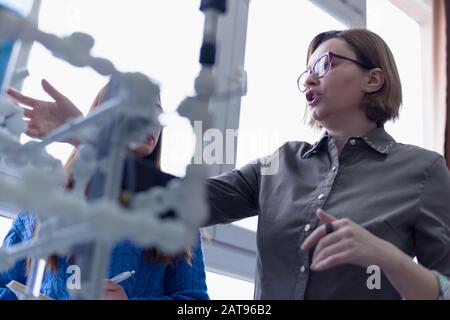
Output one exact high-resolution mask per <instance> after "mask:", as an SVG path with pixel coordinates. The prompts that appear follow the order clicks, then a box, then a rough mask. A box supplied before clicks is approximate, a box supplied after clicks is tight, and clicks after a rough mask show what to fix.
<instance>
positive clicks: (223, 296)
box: [206, 271, 254, 300]
mask: <svg viewBox="0 0 450 320" xmlns="http://www.w3.org/2000/svg"><path fill="white" fill-rule="evenodd" d="M206 284H207V286H208V294H209V297H210V298H211V300H253V291H254V286H253V283H252V282H248V281H243V280H239V279H236V278H232V277H227V276H224V275H221V274H218V273H214V272H209V271H207V272H206Z"/></svg>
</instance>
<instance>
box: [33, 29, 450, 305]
mask: <svg viewBox="0 0 450 320" xmlns="http://www.w3.org/2000/svg"><path fill="white" fill-rule="evenodd" d="M297 83H298V86H299V90H300V92H301V93H302V94H304V95H305V98H306V101H307V104H308V107H307V113H308V117H309V124H310V125H311V127H313V128H321V129H323V131H324V133H323V135H322V137H321V138H320V139H319V140H318V141H317V142H316V143H314V144H313V145H311V144H309V143H307V142H288V143H286V144H285V145H284V146H282V147H281V148H280V149H278V150H277V151H276V152H275V153H274V154H272V155H270V156H268V157H264V158H261V159H259V160H258V161H256V162H253V163H251V164H248V165H246V166H244V167H242V168H241V169H239V170H234V171H232V172H230V173H226V174H223V175H221V176H218V177H214V178H210V179H208V187H209V202H210V207H211V218H210V221H209V223H208V224H209V225H212V224H218V223H231V222H234V221H237V220H240V219H244V218H248V217H251V216H258V217H259V222H258V230H257V246H258V255H257V272H256V279H255V280H256V281H255V282H256V283H255V298H257V299H402V298H403V299H438V298H439V299H444V298H450V282H449V280H448V278H447V277H448V276H450V201H448V199H449V198H450V175H449V172H448V169H447V167H446V164H445V160H444V158H443V157H442V156H441V155H439V154H437V153H434V152H431V151H427V150H424V149H421V148H419V147H415V146H411V145H405V144H401V143H398V142H397V141H395V140H394V139H393V138H392V137H391V136H390V135H389V134H388V133H387V132H386V131H385V130H384V124H385V123H386V122H387V121H389V120H395V119H396V118H398V116H399V109H400V105H401V103H402V88H401V83H400V78H399V75H398V71H397V67H396V63H395V60H394V57H393V55H392V53H391V51H390V49H389V47H388V46H387V45H386V43H385V42H384V41H383V40H382V39H381V38H380V37H379V36H378V35H376V34H374V33H373V32H370V31H368V30H365V29H351V30H345V31H329V32H324V33H321V34H319V35H318V36H316V37H315V38H314V39H313V40H312V42H311V44H310V46H309V49H308V59H307V69H306V71H305V72H303V73H302V74H301V75H300V77H299V78H298V81H297ZM31 121H33V119H31ZM414 257H417V260H418V264H417V263H415V262H414V261H413V258H414Z"/></svg>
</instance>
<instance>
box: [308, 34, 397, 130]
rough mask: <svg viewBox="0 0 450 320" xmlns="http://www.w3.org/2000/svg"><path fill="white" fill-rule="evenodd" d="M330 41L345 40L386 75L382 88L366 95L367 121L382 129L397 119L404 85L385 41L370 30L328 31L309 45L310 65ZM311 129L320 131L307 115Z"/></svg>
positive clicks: (361, 59)
mask: <svg viewBox="0 0 450 320" xmlns="http://www.w3.org/2000/svg"><path fill="white" fill-rule="evenodd" d="M330 39H342V40H344V41H345V42H346V43H347V44H348V45H349V47H350V48H351V50H352V51H353V52H354V53H355V54H356V57H357V60H358V61H359V62H361V63H362V64H364V65H367V66H369V67H372V68H380V69H381V70H383V71H384V73H385V80H384V84H383V86H382V87H381V88H380V89H379V90H378V91H376V92H373V93H366V94H365V96H364V98H363V107H364V109H365V111H366V115H367V118H368V119H369V120H371V121H374V122H376V123H377V125H378V126H379V127H381V126H383V125H384V124H385V123H386V122H387V121H389V120H396V119H398V115H399V110H400V107H401V105H402V99H403V98H402V84H401V81H400V76H399V74H398V70H397V65H396V63H395V59H394V56H393V54H392V52H391V50H390V49H389V47H388V45H387V44H386V42H384V40H383V39H382V38H381V37H380V36H378V35H377V34H375V33H374V32H372V31H369V30H367V29H348V30H343V31H334V30H333V31H327V32H323V33H321V34H319V35H317V36H316V37H315V38H314V39H313V40H312V41H311V44H310V45H309V48H308V54H307V63H308V61H309V59H310V57H311V55H312V54H313V53H314V51H316V49H317V48H318V47H319V46H320V45H321V44H322V43H324V42H325V41H327V40H330ZM306 119H308V120H307V122H308V124H309V125H310V126H311V127H315V128H317V127H320V126H319V124H318V123H317V122H316V121H315V120H314V119H312V117H311V115H309V114H308V111H307V115H306Z"/></svg>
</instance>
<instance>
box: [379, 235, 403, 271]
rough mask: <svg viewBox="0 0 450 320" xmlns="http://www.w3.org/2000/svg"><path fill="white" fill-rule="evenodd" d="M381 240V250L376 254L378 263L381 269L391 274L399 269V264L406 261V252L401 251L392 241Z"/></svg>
mask: <svg viewBox="0 0 450 320" xmlns="http://www.w3.org/2000/svg"><path fill="white" fill-rule="evenodd" d="M379 240H380V245H379V247H380V250H379V252H378V254H377V255H376V257H377V259H376V263H375V264H376V265H377V266H379V267H380V269H381V271H383V272H384V273H385V274H387V275H389V274H392V273H393V272H395V270H398V267H399V265H401V264H402V263H403V262H404V256H405V254H404V253H403V252H401V251H400V250H399V249H398V248H397V247H396V246H394V245H393V244H392V243H390V242H388V241H385V240H382V239H379Z"/></svg>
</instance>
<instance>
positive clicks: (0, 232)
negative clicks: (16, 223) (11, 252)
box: [0, 214, 12, 245]
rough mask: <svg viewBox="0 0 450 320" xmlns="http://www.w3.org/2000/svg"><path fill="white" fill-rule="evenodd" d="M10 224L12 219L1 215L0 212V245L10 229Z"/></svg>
mask: <svg viewBox="0 0 450 320" xmlns="http://www.w3.org/2000/svg"><path fill="white" fill-rule="evenodd" d="M11 225H12V219H10V218H6V217H3V216H2V215H1V214H0V245H1V244H2V243H3V239H5V236H6V234H7V233H8V231H9V229H11Z"/></svg>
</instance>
